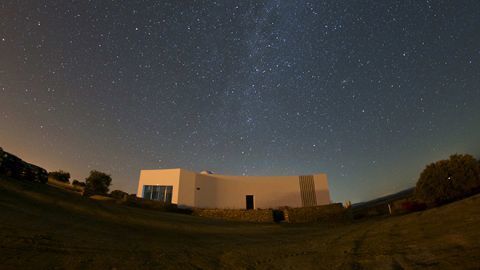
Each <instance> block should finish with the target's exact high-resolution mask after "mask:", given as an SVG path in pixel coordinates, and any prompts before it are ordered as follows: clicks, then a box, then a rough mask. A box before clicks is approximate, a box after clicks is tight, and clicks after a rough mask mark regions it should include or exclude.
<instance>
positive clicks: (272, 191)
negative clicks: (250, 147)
mask: <svg viewBox="0 0 480 270" xmlns="http://www.w3.org/2000/svg"><path fill="white" fill-rule="evenodd" d="M313 180H314V183H315V196H316V201H317V205H322V204H329V203H330V194H329V191H328V182H327V176H326V175H325V174H317V175H314V176H313ZM160 184H161V185H172V186H173V195H172V203H177V204H178V205H179V206H193V207H199V208H231V209H245V207H246V195H253V196H254V207H255V208H262V209H266V208H277V207H280V206H290V207H301V206H302V198H301V192H300V184H299V177H298V176H230V175H219V174H197V173H194V172H190V171H186V170H182V169H171V170H146V171H142V172H141V174H140V181H139V188H138V193H137V194H138V196H139V197H142V196H143V194H142V191H143V185H160Z"/></svg>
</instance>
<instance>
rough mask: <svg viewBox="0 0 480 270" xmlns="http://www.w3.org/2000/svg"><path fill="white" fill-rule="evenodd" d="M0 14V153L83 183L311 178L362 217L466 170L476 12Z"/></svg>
mask: <svg viewBox="0 0 480 270" xmlns="http://www.w3.org/2000/svg"><path fill="white" fill-rule="evenodd" d="M0 7H1V10H0V23H1V24H0V25H1V28H0V38H1V40H0V146H1V147H3V148H4V149H5V150H7V151H10V152H13V153H16V154H18V155H19V156H21V157H23V158H24V159H26V160H28V161H31V162H34V163H36V164H39V165H42V166H44V167H46V168H47V169H49V170H56V169H63V170H67V171H70V172H72V174H73V176H74V178H78V179H80V180H82V179H83V178H84V177H86V176H87V174H88V171H89V170H91V169H98V170H102V171H105V172H108V173H110V174H112V177H113V182H114V188H120V189H124V190H126V191H129V192H133V191H134V190H135V187H136V184H137V181H138V174H139V170H140V169H147V168H148V169H153V168H173V167H182V168H185V169H190V170H195V171H198V170H204V169H208V170H212V171H214V172H217V173H222V174H247V175H266V174H272V175H297V174H311V173H316V172H326V173H327V174H328V176H329V181H330V188H331V190H332V191H331V192H332V195H333V199H334V200H336V201H343V200H346V199H350V200H353V201H359V200H365V199H369V198H373V197H375V196H379V195H382V194H385V193H389V192H394V191H398V190H400V189H403V188H406V187H410V186H412V185H414V183H415V181H416V179H417V177H418V175H419V173H420V171H421V169H422V168H423V167H424V166H425V165H426V164H427V163H429V162H431V161H435V160H437V159H441V158H446V157H448V155H450V154H452V153H471V154H474V155H477V156H478V155H480V140H479V139H478V138H480V125H479V123H480V12H479V10H480V2H479V1H311V2H306V1H296V2H294V1H265V2H260V1H241V2H237V3H235V2H234V1H217V2H213V1H124V2H121V1H88V2H87V1H71V2H70V1H47V2H46V3H44V1H9V0H6V1H2V2H1V3H0Z"/></svg>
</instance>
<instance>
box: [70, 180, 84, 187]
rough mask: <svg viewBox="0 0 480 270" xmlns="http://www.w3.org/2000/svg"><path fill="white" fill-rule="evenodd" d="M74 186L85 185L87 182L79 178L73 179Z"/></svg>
mask: <svg viewBox="0 0 480 270" xmlns="http://www.w3.org/2000/svg"><path fill="white" fill-rule="evenodd" d="M72 186H75V187H85V182H80V181H78V180H73V182H72Z"/></svg>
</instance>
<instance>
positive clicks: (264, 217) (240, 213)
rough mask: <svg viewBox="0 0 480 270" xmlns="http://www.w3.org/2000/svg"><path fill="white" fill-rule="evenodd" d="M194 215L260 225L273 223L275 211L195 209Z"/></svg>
mask: <svg viewBox="0 0 480 270" xmlns="http://www.w3.org/2000/svg"><path fill="white" fill-rule="evenodd" d="M192 215H194V216H200V217H208V218H221V219H228V220H240V221H249V222H258V223H271V222H273V221H274V220H273V210H243V209H199V208H197V209H193V212H192Z"/></svg>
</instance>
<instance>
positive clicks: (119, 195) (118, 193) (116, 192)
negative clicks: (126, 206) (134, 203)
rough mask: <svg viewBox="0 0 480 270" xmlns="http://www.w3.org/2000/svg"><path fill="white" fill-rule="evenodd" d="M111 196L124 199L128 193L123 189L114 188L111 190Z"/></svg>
mask: <svg viewBox="0 0 480 270" xmlns="http://www.w3.org/2000/svg"><path fill="white" fill-rule="evenodd" d="M110 197H112V198H114V199H117V200H123V199H126V197H128V193H127V192H124V191H121V190H114V191H112V192H110Z"/></svg>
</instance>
